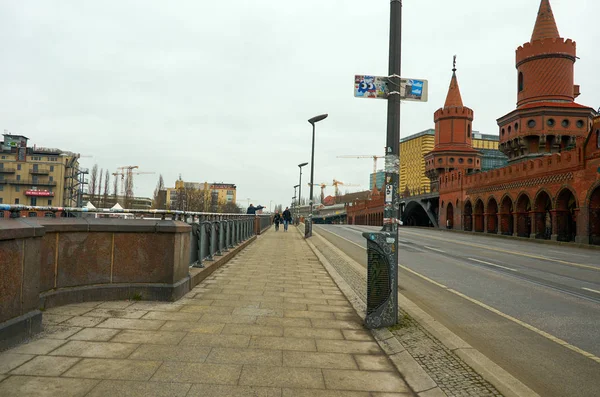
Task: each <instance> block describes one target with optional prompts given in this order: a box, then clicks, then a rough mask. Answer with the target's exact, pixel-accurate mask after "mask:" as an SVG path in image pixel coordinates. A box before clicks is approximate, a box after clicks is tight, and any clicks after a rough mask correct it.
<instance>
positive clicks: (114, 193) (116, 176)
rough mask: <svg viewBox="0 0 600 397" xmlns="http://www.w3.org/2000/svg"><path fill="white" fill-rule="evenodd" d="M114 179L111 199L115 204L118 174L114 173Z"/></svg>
mask: <svg viewBox="0 0 600 397" xmlns="http://www.w3.org/2000/svg"><path fill="white" fill-rule="evenodd" d="M114 177H115V180H114V181H113V199H114V201H115V204H117V194H118V190H119V177H118V175H115V176H114Z"/></svg>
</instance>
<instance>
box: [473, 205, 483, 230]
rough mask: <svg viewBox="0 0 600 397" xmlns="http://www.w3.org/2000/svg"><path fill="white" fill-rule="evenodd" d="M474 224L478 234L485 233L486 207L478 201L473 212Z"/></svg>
mask: <svg viewBox="0 0 600 397" xmlns="http://www.w3.org/2000/svg"><path fill="white" fill-rule="evenodd" d="M473 223H474V229H475V231H476V232H480V233H483V231H484V207H483V201H482V200H481V199H477V201H476V202H475V208H474V210H473Z"/></svg>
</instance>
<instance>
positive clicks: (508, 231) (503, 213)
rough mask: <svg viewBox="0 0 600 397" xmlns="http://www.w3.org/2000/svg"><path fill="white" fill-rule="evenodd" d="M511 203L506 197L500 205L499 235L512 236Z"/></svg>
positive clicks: (512, 217)
mask: <svg viewBox="0 0 600 397" xmlns="http://www.w3.org/2000/svg"><path fill="white" fill-rule="evenodd" d="M513 212H514V210H513V201H512V199H511V198H510V196H508V195H506V196H504V198H503V199H502V204H501V205H500V233H502V234H505V235H507V236H512V235H513V233H514V232H515V231H514V228H515V227H514V214H513Z"/></svg>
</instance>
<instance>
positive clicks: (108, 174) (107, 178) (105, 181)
mask: <svg viewBox="0 0 600 397" xmlns="http://www.w3.org/2000/svg"><path fill="white" fill-rule="evenodd" d="M109 179H110V173H109V172H108V170H106V174H105V175H104V194H103V195H102V207H105V206H106V202H107V201H108V182H109Z"/></svg>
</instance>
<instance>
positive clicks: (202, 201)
mask: <svg viewBox="0 0 600 397" xmlns="http://www.w3.org/2000/svg"><path fill="white" fill-rule="evenodd" d="M236 193H237V187H236V185H235V184H232V183H208V182H204V183H199V182H185V181H183V180H181V179H179V180H177V181H175V187H174V188H167V189H165V201H164V202H165V205H166V208H167V209H178V210H187V208H188V206H189V205H190V204H191V205H192V206H195V207H197V206H200V207H202V208H203V211H212V210H214V208H215V207H218V206H221V205H224V204H232V205H235V204H236ZM192 196H193V197H192ZM194 200H195V201H196V202H197V203H196V205H194V203H192V201H194Z"/></svg>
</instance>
